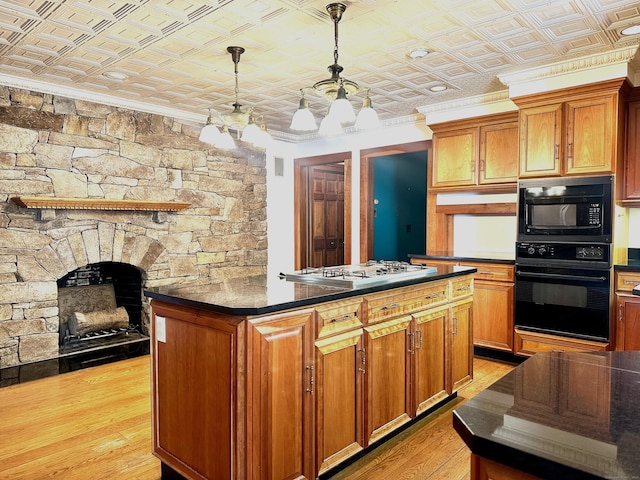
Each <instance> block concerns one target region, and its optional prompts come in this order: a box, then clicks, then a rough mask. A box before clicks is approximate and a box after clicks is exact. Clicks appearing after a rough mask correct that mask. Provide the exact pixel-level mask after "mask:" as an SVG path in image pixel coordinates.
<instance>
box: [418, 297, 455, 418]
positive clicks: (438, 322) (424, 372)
mask: <svg viewBox="0 0 640 480" xmlns="http://www.w3.org/2000/svg"><path fill="white" fill-rule="evenodd" d="M413 317H414V322H415V332H414V334H415V340H414V348H413V352H414V355H413V369H412V372H411V373H412V374H411V380H412V381H411V384H412V397H413V406H412V411H413V414H414V415H419V414H420V413H422V412H423V411H425V410H427V409H428V408H430V407H431V406H433V405H435V404H436V403H438V402H439V401H441V400H443V399H444V398H446V397H447V395H448V393H447V370H446V363H445V353H446V342H447V336H446V331H447V324H448V319H449V306H448V305H444V306H441V307H436V308H432V309H429V310H426V311H424V312H420V313H417V314H414V316H413Z"/></svg>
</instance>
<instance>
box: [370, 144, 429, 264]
mask: <svg viewBox="0 0 640 480" xmlns="http://www.w3.org/2000/svg"><path fill="white" fill-rule="evenodd" d="M373 191H374V193H373V195H374V198H375V199H376V200H377V204H376V205H374V211H375V217H374V222H373V237H374V239H373V246H374V248H373V254H374V259H375V260H402V261H406V260H407V255H408V254H410V253H416V254H424V253H425V245H426V235H427V228H426V215H427V213H426V210H427V152H426V151H424V152H415V153H403V154H399V155H387V156H383V157H377V158H376V159H375V160H374V186H373Z"/></svg>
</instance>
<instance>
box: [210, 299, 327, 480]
mask: <svg viewBox="0 0 640 480" xmlns="http://www.w3.org/2000/svg"><path fill="white" fill-rule="evenodd" d="M312 318H313V310H312V309H304V310H296V311H293V312H288V313H281V314H276V315H270V316H266V317H260V318H258V319H254V320H252V321H250V322H249V324H248V328H247V355H248V357H249V358H250V359H251V362H250V364H249V365H250V368H249V369H248V372H247V375H248V378H247V380H248V382H247V399H248V401H249V402H250V404H251V405H252V408H251V410H250V411H249V412H248V413H249V415H248V417H249V425H250V430H249V432H250V433H249V434H248V442H249V443H248V446H249V449H248V450H249V451H250V452H252V454H251V458H250V459H249V464H250V468H249V470H248V473H249V477H250V478H256V479H285V478H297V479H311V478H316V476H315V474H314V465H313V457H312V453H313V451H312V449H311V448H310V447H311V445H312V431H313V424H312V407H313V403H312V399H313V396H314V394H315V382H316V381H315V368H314V361H313V354H312V351H313V350H312V341H313V336H312V326H313V323H312ZM216 354H217V352H216ZM211 478H219V477H211Z"/></svg>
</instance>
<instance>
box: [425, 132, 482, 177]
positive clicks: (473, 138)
mask: <svg viewBox="0 0 640 480" xmlns="http://www.w3.org/2000/svg"><path fill="white" fill-rule="evenodd" d="M433 155H434V159H433V164H432V170H431V172H432V175H431V186H432V187H452V186H466V185H475V184H476V173H477V172H476V164H477V162H478V129H477V128H467V129H464V130H455V131H452V132H441V133H437V134H434V135H433Z"/></svg>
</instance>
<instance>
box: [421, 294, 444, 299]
mask: <svg viewBox="0 0 640 480" xmlns="http://www.w3.org/2000/svg"><path fill="white" fill-rule="evenodd" d="M441 296H442V293H432V294H431V295H427V296H425V297H424V298H426V299H427V300H433V299H434V298H439V297H441Z"/></svg>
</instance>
